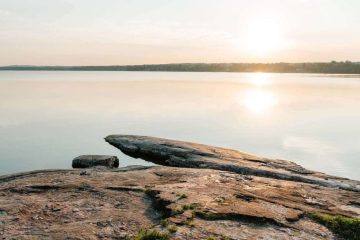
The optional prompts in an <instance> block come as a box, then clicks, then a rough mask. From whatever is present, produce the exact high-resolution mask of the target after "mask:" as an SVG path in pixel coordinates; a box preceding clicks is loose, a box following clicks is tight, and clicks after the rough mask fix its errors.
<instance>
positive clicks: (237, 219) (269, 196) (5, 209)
mask: <svg viewBox="0 0 360 240" xmlns="http://www.w3.org/2000/svg"><path fill="white" fill-rule="evenodd" d="M114 139H115V138H114V137H112V139H109V138H107V140H108V141H110V140H111V141H112V143H115V140H114ZM116 139H117V140H119V138H118V137H117V138H116ZM125 139H126V141H125ZM140 139H141V140H140ZM144 140H146V141H145V143H146V144H140V143H143V142H144ZM116 144H119V146H121V148H124V149H125V151H124V152H127V153H131V155H132V156H141V157H144V158H146V159H147V160H150V161H152V162H156V163H161V164H166V165H170V166H175V164H177V165H180V166H184V167H187V168H180V167H168V166H153V167H139V166H135V167H128V168H120V169H109V168H102V169H99V168H92V169H87V170H86V172H87V174H86V175H83V176H80V172H81V170H78V169H75V170H58V171H56V170H48V171H36V172H29V173H20V174H14V175H8V176H0V236H1V237H3V238H4V239H100V238H103V239H129V238H130V239H131V237H133V236H135V235H136V234H137V233H138V231H139V229H140V228H145V229H155V230H156V231H161V232H167V233H168V234H169V235H170V236H171V239H176V240H180V239H219V240H220V239H231V240H238V239H284V240H285V239H314V240H315V239H339V236H337V235H335V234H334V233H333V232H331V231H330V230H329V229H327V228H326V227H325V226H323V225H321V224H319V223H318V222H317V221H315V220H314V218H313V217H312V216H313V215H319V214H327V215H334V216H345V217H350V218H354V219H355V218H358V217H359V216H360V211H359V210H360V207H359V204H358V202H359V199H360V192H358V191H354V190H353V189H345V188H343V189H340V188H339V187H335V186H334V185H326V186H325V185H323V184H322V182H321V181H320V184H319V182H318V180H316V181H314V182H311V183H309V182H306V181H297V180H296V179H295V178H290V179H284V178H283V177H277V174H278V173H284V174H285V173H286V174H288V175H290V176H292V175H291V174H295V175H296V176H301V177H314V178H315V179H320V180H325V181H326V179H325V178H324V176H327V175H325V174H320V173H315V172H311V171H307V170H305V169H302V168H301V167H300V166H298V165H295V164H293V163H291V162H288V161H286V162H283V161H280V160H270V159H269V160H268V159H265V158H258V157H254V156H252V155H249V154H243V153H241V152H238V151H234V150H227V149H224V148H217V147H210V146H205V145H198V144H191V143H184V142H178V141H171V140H164V139H156V138H145V137H135V136H126V137H125V136H123V137H122V138H121V143H119V142H116ZM125 145H126V147H124V146H125ZM150 146H151V147H150ZM119 148H120V147H119ZM124 149H122V150H124ZM129 149H130V150H129ZM236 156H237V157H239V156H242V158H243V159H240V157H239V158H238V159H239V160H237V158H236ZM174 158H175V159H176V161H175V160H174ZM203 158H205V159H203ZM170 159H171V160H170ZM179 159H181V160H182V161H181V160H179ZM244 159H251V160H244ZM197 161H199V162H201V163H199V162H197ZM221 162H222V163H224V164H226V165H231V164H232V166H238V167H239V168H240V167H241V164H245V165H244V166H246V167H247V168H248V169H250V170H246V171H244V173H239V172H238V170H237V169H238V168H236V167H231V168H230V167H227V169H228V170H227V171H221V170H217V169H206V167H205V165H201V166H202V167H201V169H199V168H197V167H198V166H200V164H207V166H209V167H210V168H219V167H218V166H219V165H220V163H221ZM247 162H250V163H247ZM260 162H261V163H262V164H264V166H262V167H261V166H258V168H259V169H260V170H266V171H269V172H274V173H276V174H269V175H264V174H262V172H261V171H260V174H259V171H255V170H256V166H257V165H256V164H260ZM240 163H241V164H240ZM251 163H252V164H253V165H251ZM234 169H235V170H234ZM251 169H255V170H251ZM289 169H292V170H289ZM294 169H295V170H294ZM299 171H301V172H302V173H299ZM280 176H282V175H280ZM328 177H329V179H333V180H334V181H339V182H341V181H344V182H346V183H347V182H349V183H351V184H352V185H351V186H352V187H354V186H356V184H358V185H359V182H357V181H350V180H346V179H340V178H336V177H331V176H328ZM300 179H301V178H300ZM355 190H356V189H355ZM164 219H166V221H164ZM162 220H163V221H162ZM164 222H166V224H164ZM173 226H176V228H174V227H173ZM170 229H172V233H170ZM174 229H175V230H174ZM353 239H357V238H353Z"/></svg>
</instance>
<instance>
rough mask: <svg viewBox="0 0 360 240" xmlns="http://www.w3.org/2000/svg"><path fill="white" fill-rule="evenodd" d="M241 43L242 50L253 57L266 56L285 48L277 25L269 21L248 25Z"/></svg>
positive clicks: (264, 20)
mask: <svg viewBox="0 0 360 240" xmlns="http://www.w3.org/2000/svg"><path fill="white" fill-rule="evenodd" d="M241 42H242V44H243V46H242V48H243V49H244V50H246V51H247V52H248V53H249V54H251V55H254V56H266V55H269V54H271V53H274V52H276V51H278V50H281V49H282V48H284V47H285V46H286V42H285V40H284V37H283V34H282V32H281V29H280V26H279V24H277V23H276V22H274V21H271V20H269V19H263V20H257V21H254V22H251V23H249V24H248V26H246V28H245V30H244V33H243V41H241Z"/></svg>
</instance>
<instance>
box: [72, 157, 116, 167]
mask: <svg viewBox="0 0 360 240" xmlns="http://www.w3.org/2000/svg"><path fill="white" fill-rule="evenodd" d="M96 166H104V167H109V168H117V167H119V159H118V158H117V157H116V156H107V155H81V156H79V157H77V158H75V159H74V160H73V162H72V167H73V168H91V167H96Z"/></svg>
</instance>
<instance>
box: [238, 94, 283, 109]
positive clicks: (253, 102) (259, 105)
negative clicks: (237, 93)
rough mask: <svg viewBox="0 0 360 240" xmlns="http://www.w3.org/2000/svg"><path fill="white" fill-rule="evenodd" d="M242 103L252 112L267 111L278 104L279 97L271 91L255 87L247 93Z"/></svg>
mask: <svg viewBox="0 0 360 240" xmlns="http://www.w3.org/2000/svg"><path fill="white" fill-rule="evenodd" d="M242 104H243V105H244V106H245V107H246V108H247V109H248V110H250V111H251V112H254V113H266V112H268V111H269V110H270V109H271V108H272V107H274V106H275V105H276V104H277V99H276V97H275V96H274V95H273V94H272V93H271V92H269V91H266V90H262V89H254V90H249V91H248V92H246V93H245V96H244V98H243V99H242Z"/></svg>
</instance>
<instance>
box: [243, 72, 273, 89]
mask: <svg viewBox="0 0 360 240" xmlns="http://www.w3.org/2000/svg"><path fill="white" fill-rule="evenodd" d="M248 79H249V80H248V81H249V83H250V84H252V85H256V86H259V87H261V86H265V85H269V84H271V80H270V76H269V74H266V73H262V72H258V73H251V74H250V75H249V77H248Z"/></svg>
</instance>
